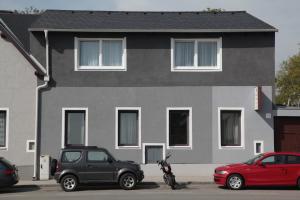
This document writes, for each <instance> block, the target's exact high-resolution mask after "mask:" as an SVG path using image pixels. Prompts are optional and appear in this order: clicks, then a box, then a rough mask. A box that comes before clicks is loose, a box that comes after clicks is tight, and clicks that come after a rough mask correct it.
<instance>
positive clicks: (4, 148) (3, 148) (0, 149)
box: [0, 147, 8, 151]
mask: <svg viewBox="0 0 300 200" xmlns="http://www.w3.org/2000/svg"><path fill="white" fill-rule="evenodd" d="M7 150H8V148H7V147H0V151H7Z"/></svg>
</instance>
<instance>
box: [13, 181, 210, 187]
mask: <svg viewBox="0 0 300 200" xmlns="http://www.w3.org/2000/svg"><path fill="white" fill-rule="evenodd" d="M178 184H179V185H207V184H214V183H213V182H210V181H203V182H201V181H188V182H178ZM140 185H145V186H150V185H159V186H167V185H166V184H165V183H164V182H155V181H146V182H141V183H140ZM15 186H16V187H20V186H22V187H28V188H29V187H40V188H47V187H59V186H60V185H59V184H58V183H55V184H53V183H51V184H35V183H34V182H32V183H30V184H22V183H19V184H17V185H15ZM92 186H93V185H92Z"/></svg>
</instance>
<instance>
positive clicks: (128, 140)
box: [116, 108, 141, 148]
mask: <svg viewBox="0 0 300 200" xmlns="http://www.w3.org/2000/svg"><path fill="white" fill-rule="evenodd" d="M116 115H117V116H116V137H117V146H116V147H117V148H122V147H125V148H126V147H129V148H132V147H140V125H141V123H140V122H141V121H140V120H141V118H140V108H117V110H116Z"/></svg>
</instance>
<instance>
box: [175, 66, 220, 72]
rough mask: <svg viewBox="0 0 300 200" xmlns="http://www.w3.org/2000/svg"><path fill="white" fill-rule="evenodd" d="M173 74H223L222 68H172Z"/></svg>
mask: <svg viewBox="0 0 300 200" xmlns="http://www.w3.org/2000/svg"><path fill="white" fill-rule="evenodd" d="M171 71H172V72H221V71H222V67H220V66H218V67H207V66H205V67H172V68H171Z"/></svg>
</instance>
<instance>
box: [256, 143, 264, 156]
mask: <svg viewBox="0 0 300 200" xmlns="http://www.w3.org/2000/svg"><path fill="white" fill-rule="evenodd" d="M258 143H260V144H261V152H260V153H257V152H256V144H258ZM253 146H254V155H259V154H261V153H264V151H265V150H264V141H263V140H254V141H253Z"/></svg>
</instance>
